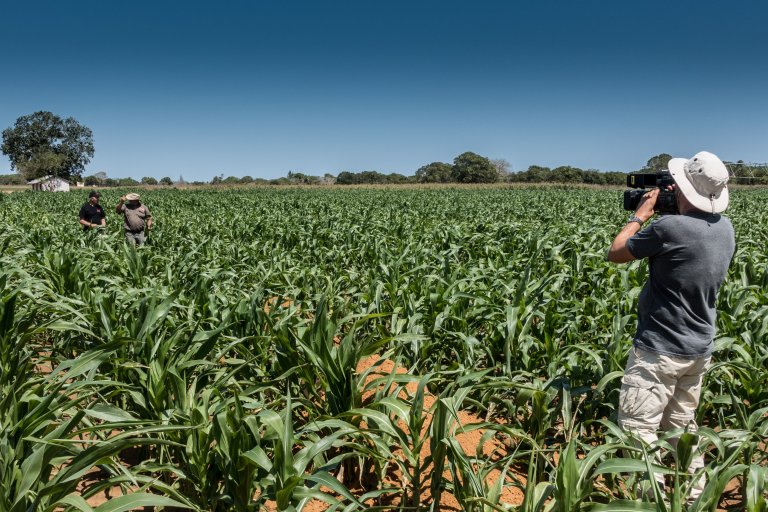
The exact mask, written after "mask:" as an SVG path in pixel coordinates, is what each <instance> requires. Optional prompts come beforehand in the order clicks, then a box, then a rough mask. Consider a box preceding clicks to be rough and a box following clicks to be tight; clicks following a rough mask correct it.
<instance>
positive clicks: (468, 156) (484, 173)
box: [452, 151, 499, 183]
mask: <svg viewBox="0 0 768 512" xmlns="http://www.w3.org/2000/svg"><path fill="white" fill-rule="evenodd" d="M452 171H453V172H452V174H453V180H454V181H458V182H459V183H495V182H496V181H498V179H499V172H498V170H497V169H496V167H495V166H494V165H493V163H491V161H490V160H488V159H487V158H486V157H484V156H480V155H478V154H476V153H472V152H471V151H467V152H466V153H462V154H460V155H459V156H457V157H456V158H454V159H453V169H452Z"/></svg>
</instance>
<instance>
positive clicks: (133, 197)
mask: <svg viewBox="0 0 768 512" xmlns="http://www.w3.org/2000/svg"><path fill="white" fill-rule="evenodd" d="M125 200H126V201H138V200H139V194H134V193H130V194H126V195H125Z"/></svg>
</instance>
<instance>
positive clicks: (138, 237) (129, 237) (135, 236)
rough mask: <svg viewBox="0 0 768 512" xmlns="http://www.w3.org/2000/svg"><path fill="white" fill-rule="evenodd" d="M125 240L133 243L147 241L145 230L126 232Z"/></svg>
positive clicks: (137, 243)
mask: <svg viewBox="0 0 768 512" xmlns="http://www.w3.org/2000/svg"><path fill="white" fill-rule="evenodd" d="M125 241H126V242H128V243H130V244H132V245H141V244H143V243H144V242H145V241H146V238H145V236H144V232H143V231H139V232H137V233H133V232H131V231H126V232H125Z"/></svg>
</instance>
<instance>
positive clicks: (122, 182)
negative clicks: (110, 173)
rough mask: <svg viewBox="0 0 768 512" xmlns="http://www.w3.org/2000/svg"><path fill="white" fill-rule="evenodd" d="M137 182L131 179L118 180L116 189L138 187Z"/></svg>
mask: <svg viewBox="0 0 768 512" xmlns="http://www.w3.org/2000/svg"><path fill="white" fill-rule="evenodd" d="M138 184H139V182H138V181H136V180H135V179H133V178H130V177H128V178H118V180H117V186H118V187H133V186H134V185H138Z"/></svg>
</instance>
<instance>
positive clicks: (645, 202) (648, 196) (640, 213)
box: [635, 188, 660, 222]
mask: <svg viewBox="0 0 768 512" xmlns="http://www.w3.org/2000/svg"><path fill="white" fill-rule="evenodd" d="M659 192H660V190H659V189H658V188H654V189H651V190H649V191H648V192H646V193H645V194H643V198H642V199H641V200H640V205H639V206H638V207H637V210H635V217H639V218H640V219H642V221H643V222H648V219H650V218H651V217H653V214H654V213H655V211H654V208H655V207H656V199H657V198H658V197H659Z"/></svg>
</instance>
